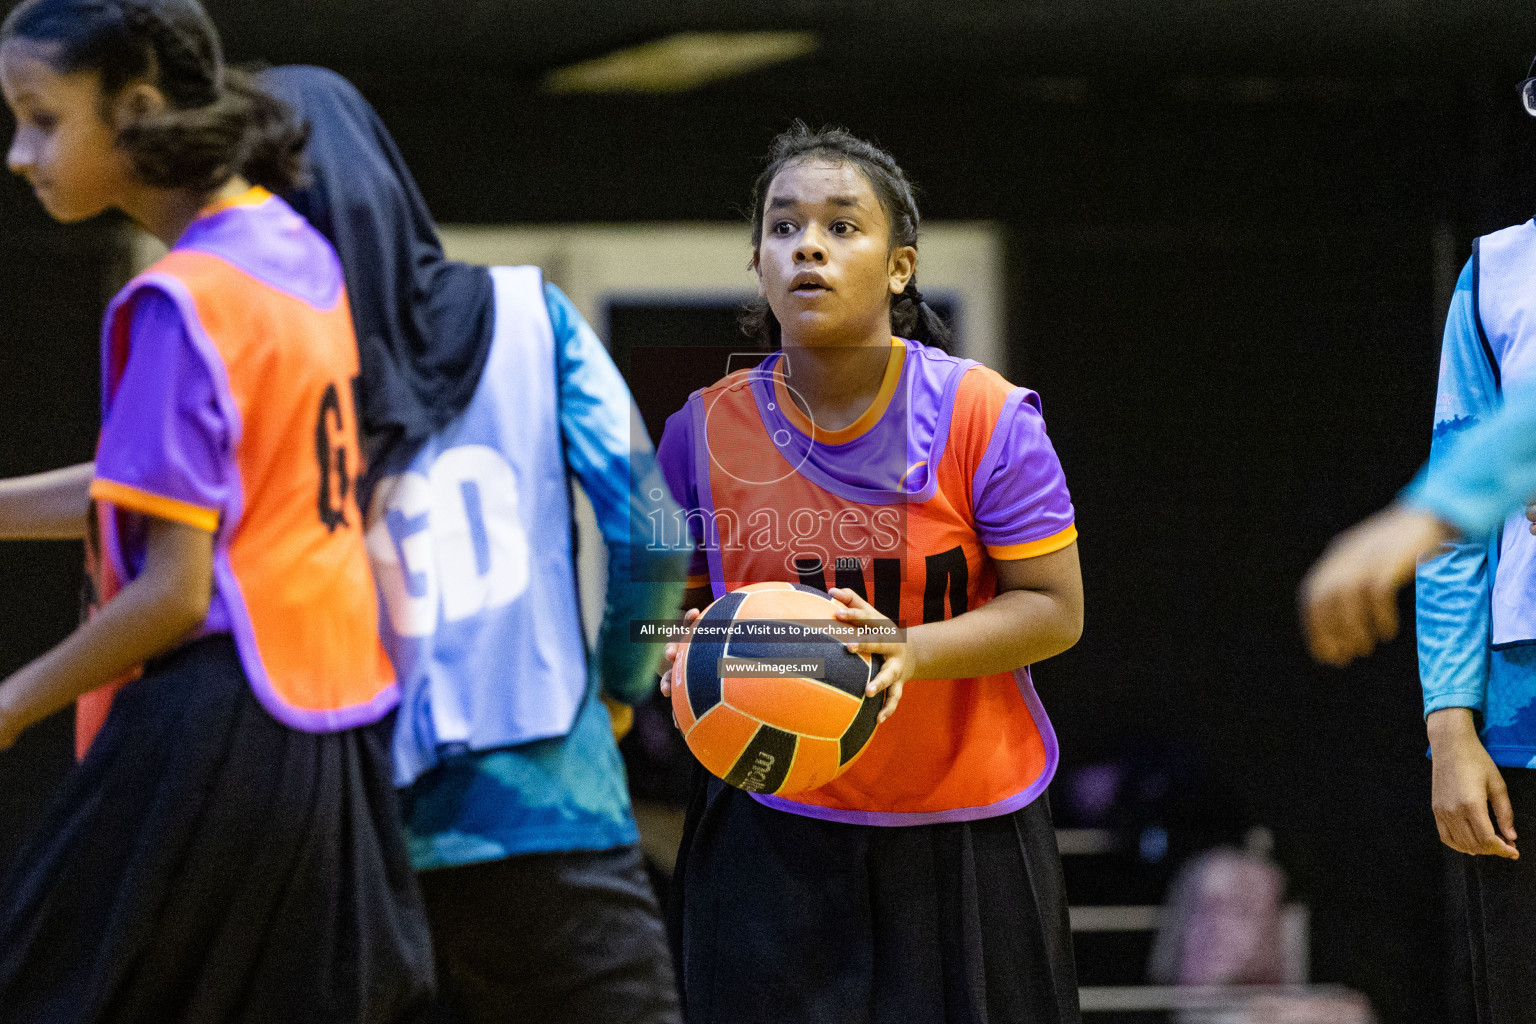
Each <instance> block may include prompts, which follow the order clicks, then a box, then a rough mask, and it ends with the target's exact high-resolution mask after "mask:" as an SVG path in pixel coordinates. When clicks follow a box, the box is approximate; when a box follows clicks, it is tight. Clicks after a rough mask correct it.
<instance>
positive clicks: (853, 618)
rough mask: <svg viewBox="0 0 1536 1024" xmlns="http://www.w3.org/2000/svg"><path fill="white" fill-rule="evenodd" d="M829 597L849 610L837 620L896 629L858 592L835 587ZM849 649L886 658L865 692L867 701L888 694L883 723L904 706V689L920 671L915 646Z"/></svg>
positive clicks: (873, 644) (872, 644) (868, 644)
mask: <svg viewBox="0 0 1536 1024" xmlns="http://www.w3.org/2000/svg"><path fill="white" fill-rule="evenodd" d="M827 595H828V596H829V597H831V598H832V599H833V600H836V601H841V602H842V603H843V605H844V606H845V607H843V608H840V609H838V611H837V617H838V619H839V620H840V621H842V622H848V623H853V624H862V623H868V624H869V625H871V626H881V627H885V628H890V627H892V626H893V625H894V624H893V623H892V622H891V620H890V619H888V618H886V617H885V616H884V615H882V614H881V613H880V612H878V611H876V610H875V609H874V607H873V606H872V605H870V603H869V602H868V601H866V600H864V599H863V598H862V597H860V596H859V594H858V592H857V591H854V590H845V589H843V588H842V587H833V588H832V589H831V590H829V591H827ZM848 649H849V650H850V651H853V652H854V653H855V654H878V655H880V656H882V657H883V658H885V664H884V665H882V666H880V671H879V672H877V673H876V674H875V678H873V679H871V680H870V681H869V686H868V687H867V688H866V689H865V691H864V694H865V696H867V697H873V696H874V695H875V694H877V693H879V692H880V691H881V690H884V691H885V707H884V708H883V709H881V711H880V717H879V718H878V719H877V721H879V722H883V721H885V720H886V719H887V718H890V717H891V716H892V715H893V714H895V713H896V705H897V704H900V703H901V689H902V687H903V686H904V685H905V684H906V682H907V680H908V679H911V678H912V674H913V672H914V671H916V669H917V659H916V657H915V656H914V655H913V653H912V645H911V644H910V643H892V642H889V641H865V640H861V641H859V642H858V643H852V644H849V645H848Z"/></svg>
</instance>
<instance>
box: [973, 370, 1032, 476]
mask: <svg viewBox="0 0 1536 1024" xmlns="http://www.w3.org/2000/svg"><path fill="white" fill-rule="evenodd" d="M1027 394H1028V392H1027V391H1025V390H1024V389H1023V388H1014V389H1013V390H1012V391H1010V392H1009V393H1008V397H1007V398H1005V399H1003V407H1002V409H1001V410H1000V411H999V412H998V414H997V422H996V423H995V424H994V425H993V427H992V436H991V437H990V438H988V439H987V450H986V452H985V453H984V454H983V455H982V457H981V464H980V465H979V466H977V467H976V475H975V476H973V477H971V501H972V502H973V503H974V502H975V501H976V499H977V497H978V496H979V495H980V494H981V492H982V491H984V490H985V489H986V486H987V481H988V480H990V479H992V470H993V469H995V468H997V461H998V460H999V459H1001V458H1002V457H1003V449H1004V448H1005V447H1006V446H1007V444H1008V434H1009V430H1008V428H1009V426H1010V425H1012V423H1013V413H1014V410H1016V409H1018V407H1019V403H1020V402H1022V401H1024V396H1025V395H1027Z"/></svg>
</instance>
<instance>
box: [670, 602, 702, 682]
mask: <svg viewBox="0 0 1536 1024" xmlns="http://www.w3.org/2000/svg"><path fill="white" fill-rule="evenodd" d="M702 614H704V613H703V612H701V611H699V609H697V608H689V609H688V610H687V611H686V612H684V613H683V625H685V626H691V625H693V622H694V620H695V619H697V618H698V617H699V616H700V615H702ZM680 646H682V645H681V644H675V643H673V644H667V646H666V647H664V648H662V652H661V660H662V663H663V665H664V666H665V671H663V672H662V673H661V695H662V696H663V697H666V698H669V699H670V698H671V696H672V667H673V665H674V664H675V663H676V662H677V649H678V648H679V647H680Z"/></svg>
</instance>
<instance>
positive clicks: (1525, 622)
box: [1474, 221, 1536, 648]
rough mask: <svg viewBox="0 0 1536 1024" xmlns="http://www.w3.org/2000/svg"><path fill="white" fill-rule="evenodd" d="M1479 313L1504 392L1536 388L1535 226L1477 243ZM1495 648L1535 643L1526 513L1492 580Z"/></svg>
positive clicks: (1533, 552)
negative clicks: (1527, 387) (1528, 387)
mask: <svg viewBox="0 0 1536 1024" xmlns="http://www.w3.org/2000/svg"><path fill="white" fill-rule="evenodd" d="M1476 255H1477V262H1476V268H1477V270H1476V276H1475V278H1474V288H1475V289H1476V291H1475V295H1476V298H1477V313H1478V319H1479V321H1480V324H1481V327H1482V330H1483V335H1484V341H1485V343H1486V345H1487V347H1488V350H1489V351H1488V356H1489V359H1490V360H1491V361H1492V362H1493V364H1494V366H1495V367H1496V369H1497V372H1496V376H1497V377H1498V378H1499V382H1500V383H1499V390H1500V392H1501V393H1505V394H1507V393H1508V392H1509V391H1510V390H1511V389H1519V388H1522V387H1526V386H1530V385H1532V384H1536V222H1533V221H1526V222H1525V223H1524V224H1518V225H1516V226H1514V227H1512V228H1505V229H1504V230H1503V231H1496V232H1494V233H1493V234H1491V235H1485V236H1484V237H1482V238H1480V239H1478V241H1477V250H1476ZM1492 602H1493V604H1492V615H1493V646H1494V647H1495V648H1498V647H1510V646H1514V645H1516V644H1526V643H1532V642H1536V537H1533V536H1532V535H1531V531H1530V523H1529V522H1528V521H1527V520H1526V518H1525V513H1524V512H1520V513H1517V514H1515V515H1514V516H1511V517H1510V519H1509V520H1508V522H1506V523H1505V524H1504V532H1503V537H1502V538H1501V540H1500V544H1499V567H1498V572H1497V574H1496V575H1495V577H1494V582H1493V597H1492Z"/></svg>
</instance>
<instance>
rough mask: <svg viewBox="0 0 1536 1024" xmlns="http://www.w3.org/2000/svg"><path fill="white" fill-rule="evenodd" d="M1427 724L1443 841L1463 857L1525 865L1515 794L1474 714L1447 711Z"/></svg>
mask: <svg viewBox="0 0 1536 1024" xmlns="http://www.w3.org/2000/svg"><path fill="white" fill-rule="evenodd" d="M1425 724H1426V727H1427V728H1428V730H1429V747H1430V756H1431V758H1432V761H1433V764H1434V776H1433V778H1434V782H1433V784H1432V788H1431V796H1430V801H1431V805H1432V806H1433V807H1434V811H1435V828H1436V829H1438V830H1439V832H1440V841H1441V842H1442V843H1444V844H1445V845H1446V846H1449V847H1450V848H1451V849H1453V850H1457V851H1459V852H1461V853H1468V854H1473V855H1478V854H1492V855H1493V856H1495V857H1507V858H1509V859H1510V860H1519V859H1520V852H1519V851H1518V850H1516V849H1515V812H1514V809H1513V808H1512V807H1511V806H1510V802H1509V791H1508V789H1506V788H1505V785H1504V776H1503V775H1501V774H1500V773H1499V767H1498V765H1496V764H1494V763H1493V758H1491V757H1489V756H1488V751H1487V750H1486V749H1485V748H1484V747H1483V744H1482V741H1481V740H1479V739H1478V737H1477V727H1476V726H1475V725H1474V724H1473V721H1472V712H1471V711H1470V710H1469V709H1467V708H1441V709H1440V710H1439V711H1435V712H1433V713H1431V714H1430V716H1429V719H1428V721H1427V722H1426V723H1425ZM1490 806H1492V808H1493V815H1492V816H1491V817H1490V816H1489V814H1488V808H1489V807H1490ZM1495 822H1497V823H1498V830H1497V831H1495V830H1494V823H1495ZM1500 833H1502V835H1501V834H1500Z"/></svg>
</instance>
